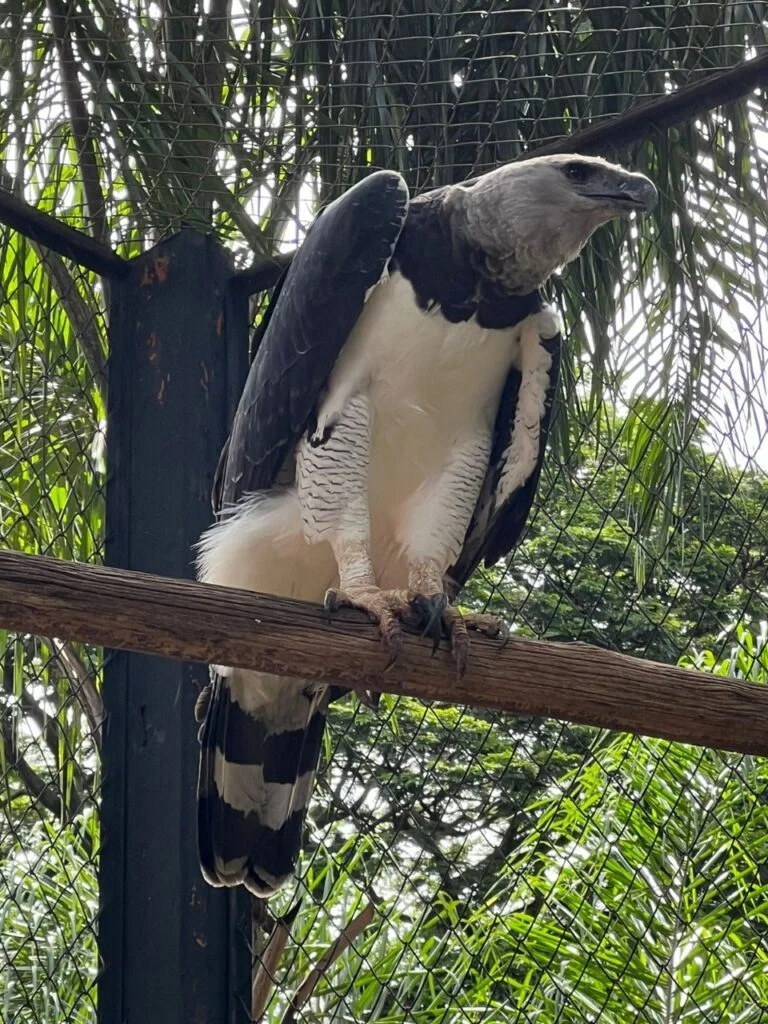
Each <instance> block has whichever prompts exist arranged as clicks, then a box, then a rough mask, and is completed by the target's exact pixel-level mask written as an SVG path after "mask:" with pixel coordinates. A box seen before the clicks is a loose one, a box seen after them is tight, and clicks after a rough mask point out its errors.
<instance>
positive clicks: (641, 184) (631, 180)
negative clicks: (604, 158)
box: [588, 174, 659, 213]
mask: <svg viewBox="0 0 768 1024" xmlns="http://www.w3.org/2000/svg"><path fill="white" fill-rule="evenodd" d="M606 184H607V183H606ZM611 186H613V182H611V183H610V185H609V186H608V188H605V189H604V190H601V191H599V192H589V193H588V195H589V198H590V199H601V200H603V201H604V202H605V204H606V205H610V206H612V207H614V209H615V210H616V213H631V212H632V211H633V210H638V211H642V212H643V213H647V212H648V211H649V210H652V209H653V208H654V206H655V205H656V202H657V200H658V198H659V193H658V192H657V190H656V186H655V185H654V184H653V182H652V181H650V180H649V179H648V178H646V176H645V175H644V174H624V175H622V176H621V179H620V180H618V181H617V182H616V183H615V186H614V187H611Z"/></svg>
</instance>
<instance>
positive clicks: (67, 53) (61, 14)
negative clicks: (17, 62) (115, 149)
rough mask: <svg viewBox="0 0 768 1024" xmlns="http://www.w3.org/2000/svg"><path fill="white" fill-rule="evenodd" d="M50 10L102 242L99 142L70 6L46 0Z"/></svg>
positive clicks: (79, 153)
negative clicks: (79, 63) (81, 71)
mask: <svg viewBox="0 0 768 1024" xmlns="http://www.w3.org/2000/svg"><path fill="white" fill-rule="evenodd" d="M47 6H48V13H49V15H50V18H51V25H52V26H53V35H54V38H55V40H56V48H57V50H58V51H59V65H60V67H61V85H62V89H63V92H64V97H65V99H66V101H67V106H68V107H69V117H70V121H71V123H72V135H73V136H74V139H75V147H76V149H77V159H78V162H79V164H80V173H81V174H82V178H83V191H84V192H85V202H86V204H87V207H88V216H89V218H90V221H91V224H92V226H93V234H94V236H95V237H96V238H97V239H98V240H99V241H100V242H103V243H106V241H107V236H108V232H107V218H106V212H105V208H104V194H103V192H102V191H101V184H100V183H99V163H98V160H97V158H96V144H95V143H94V141H93V134H92V132H91V119H90V117H89V116H88V108H87V107H86V105H85V100H84V99H83V93H82V90H81V88H80V82H79V80H78V77H77V61H76V60H75V52H74V50H73V48H72V40H71V39H70V37H69V24H68V22H69V15H70V10H68V9H67V7H66V6H65V5H64V3H62V0H47Z"/></svg>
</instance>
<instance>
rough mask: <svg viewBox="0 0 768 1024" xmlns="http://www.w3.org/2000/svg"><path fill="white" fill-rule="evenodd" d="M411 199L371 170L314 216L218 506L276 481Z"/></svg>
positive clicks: (244, 409)
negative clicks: (320, 213) (319, 213)
mask: <svg viewBox="0 0 768 1024" xmlns="http://www.w3.org/2000/svg"><path fill="white" fill-rule="evenodd" d="M408 201H409V195H408V186H407V185H406V183H405V181H404V179H403V178H402V177H401V175H399V174H397V173H396V172H394V171H376V172H374V173H373V174H370V175H369V176H368V177H367V178H364V179H363V180H362V181H360V182H358V184H357V185H354V186H353V187H352V188H351V189H349V190H348V191H347V192H345V193H344V194H343V195H342V196H340V198H338V199H336V200H335V201H334V202H333V203H331V204H330V205H329V206H327V207H326V208H325V209H324V210H323V212H322V215H321V216H318V217H317V218H316V219H315V221H314V222H313V224H312V226H311V228H310V229H309V231H308V232H307V235H306V238H305V239H304V242H303V243H302V245H301V247H300V248H299V250H298V252H297V254H296V256H295V258H294V260H293V261H292V263H291V265H290V267H289V268H288V270H287V271H286V273H285V274H284V276H283V278H282V280H281V283H280V285H279V287H278V288H277V289H276V294H275V295H274V296H273V299H272V302H271V303H270V306H269V308H268V310H267V313H266V317H267V323H266V327H265V329H264V331H263V335H262V338H261V341H260V343H259V345H258V348H257V349H256V352H255V354H254V357H253V361H252V363H251V368H250V371H249V373H248V379H247V381H246V384H245V388H244V389H243V394H242V396H241V399H240V403H239V405H238V408H237V412H236V413H235V418H234V421H233V424H232V430H231V433H230V436H229V440H228V441H227V444H226V447H225V450H224V452H222V460H221V464H220V472H219V473H218V474H217V476H218V480H217V486H216V488H215V494H216V497H215V503H216V505H217V511H220V510H221V509H222V508H225V507H227V506H230V505H232V504H234V503H235V502H237V501H238V500H239V498H241V497H242V495H243V494H246V493H248V492H250V491H257V490H263V489H264V488H267V487H271V486H273V485H274V483H275V481H276V478H277V475H278V472H279V470H280V467H281V466H282V464H283V462H284V461H285V458H286V456H287V455H289V454H290V452H291V451H292V450H293V446H294V445H295V443H296V441H297V440H298V438H299V437H300V436H301V435H302V434H303V433H304V431H305V430H306V429H307V428H308V427H309V426H310V425H311V423H312V417H313V415H314V414H315V412H316V409H317V404H318V399H319V398H320V395H321V393H322V390H323V388H324V387H325V385H326V383H327V381H328V377H329V376H330V373H331V370H332V369H333V366H334V364H335V363H336V360H337V359H338V356H339V353H340V352H341V350H342V348H343V347H344V343H345V342H346V340H347V338H348V337H349V334H350V332H351V330H352V328H353V327H354V326H355V323H356V322H357V320H358V318H359V316H360V313H361V312H362V310H363V306H364V305H365V301H366V299H367V297H368V294H369V293H370V290H371V289H372V288H374V287H375V286H376V285H377V284H378V283H379V281H381V279H382V277H383V276H384V274H385V273H386V271H387V267H388V264H389V261H390V259H391V257H392V254H393V252H394V249H395V246H396V244H397V240H398V238H399V236H400V232H401V230H402V228H403V225H404V223H405V219H406V216H407V213H408Z"/></svg>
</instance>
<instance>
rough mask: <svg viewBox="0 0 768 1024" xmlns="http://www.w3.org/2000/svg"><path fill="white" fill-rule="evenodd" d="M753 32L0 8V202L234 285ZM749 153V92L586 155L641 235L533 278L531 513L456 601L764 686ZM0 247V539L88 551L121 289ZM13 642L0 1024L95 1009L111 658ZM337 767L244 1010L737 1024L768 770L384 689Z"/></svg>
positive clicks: (602, 235)
mask: <svg viewBox="0 0 768 1024" xmlns="http://www.w3.org/2000/svg"><path fill="white" fill-rule="evenodd" d="M766 24H768V4H765V3H720V2H718V3H712V2H695V0H688V2H682V0H676V2H670V3H661V2H632V0H630V2H624V3H618V2H616V3H609V2H605V0H593V2H586V0H581V2H579V0H571V2H557V0H542V2H541V3H538V2H533V0H529V2H528V3H522V2H519V0H506V2H495V0H490V2H489V3H488V4H487V5H486V6H485V7H483V8H482V9H481V8H478V7H476V5H474V4H472V3H459V4H457V3H447V2H445V0H444V2H443V3H442V4H438V3H437V2H432V3H431V2H428V0H427V2H424V3H422V4H415V3H406V2H397V0H395V2H393V3H392V4H389V5H388V4H383V3H372V2H371V0H364V2H363V0H360V2H355V0H349V2H348V3H342V2H316V3H309V2H304V0H288V2H283V0H270V2H260V0H254V2H253V3H250V4H244V3H242V4H241V3H227V2H220V0H210V2H209V3H207V4H205V5H203V4H202V3H195V2H193V0H190V2H184V3H181V2H177V0H167V2H165V3H162V4H155V3H146V2H144V0H135V2H133V3H125V2H116V3H114V2H107V0H97V2H94V3H87V4H86V3H77V2H75V3H64V2H62V0H48V2H47V3H29V2H21V0H16V2H14V0H11V2H10V3H9V4H8V5H7V6H6V10H5V13H4V14H3V15H2V25H3V30H2V37H1V38H0V47H1V51H0V52H2V67H1V68H0V71H1V73H2V78H1V79H0V160H2V164H1V165H0V175H2V179H1V180H0V186H2V188H3V189H5V190H6V191H10V192H13V193H15V194H16V195H17V196H19V197H23V198H24V199H26V200H27V201H28V202H30V203H33V204H34V205H36V206H38V207H39V208H41V209H43V210H45V211H47V212H50V213H53V214H55V215H56V216H57V217H58V218H60V219H61V220H63V221H66V222H67V223H69V224H71V225H73V226H75V227H78V228H80V229H81V230H84V231H86V232H88V233H89V234H92V235H93V236H95V237H96V238H98V239H100V240H101V241H103V242H105V243H107V244H108V245H110V246H112V247H114V248H116V249H117V250H118V251H119V252H120V253H121V254H122V255H124V256H132V255H136V254H137V253H138V252H140V251H141V250H142V249H143V248H145V247H146V246H147V245H149V244H151V243H152V242H154V241H156V240H157V239H158V238H160V237H163V236H164V235H166V234H167V233H168V232H170V231H173V230H175V229H177V228H179V227H180V226H182V225H192V226H196V227H199V228H202V229H206V230H207V229H210V228H211V227H212V228H213V230H214V231H215V232H216V233H217V234H218V236H219V237H221V238H222V239H223V240H224V241H225V242H226V243H227V244H228V246H229V247H230V248H231V250H232V252H233V254H234V257H235V260H236V261H237V263H238V264H239V265H241V266H244V265H247V264H248V263H250V262H251V260H252V259H254V257H258V256H259V255H263V254H268V253H271V252H274V251H277V250H290V249H292V248H293V247H294V246H295V245H296V244H297V242H299V241H300V240H301V236H302V231H303V230H304V228H305V227H306V225H307V223H308V221H309V219H310V218H311V216H312V213H313V211H314V210H315V209H316V207H317V205H318V203H320V202H322V201H324V200H326V199H328V198H329V197H331V196H333V195H335V194H337V193H338V191H339V189H340V188H343V187H345V186H346V185H348V184H350V183H351V182H353V181H354V180H356V179H358V178H359V177H361V176H362V175H364V174H365V173H368V172H369V171H370V169H371V168H374V167H382V166H386V167H395V168H397V169H398V170H400V171H401V172H402V173H403V174H404V175H405V176H406V178H407V180H408V182H409V184H410V185H411V186H412V188H413V189H416V190H418V189H422V188H425V187H429V186H432V185H435V184H443V183H446V182H452V181H458V180H462V179H464V178H466V177H468V176H471V175H472V174H474V173H477V172H482V171H484V170H487V169H489V168H491V167H492V166H495V165H496V164H498V163H499V162H502V161H506V160H512V159H515V158H517V157H519V156H520V155H521V154H523V153H524V152H526V151H531V152H534V151H535V150H536V148H537V147H539V146H541V145H544V144H546V143H548V142H552V141H553V140H562V139H564V138H566V137H568V136H571V135H573V134H574V133H576V132H578V131H579V130H580V129H582V128H584V127H585V126H587V125H591V124H595V123H600V122H601V121H602V120H607V119H609V118H611V117H612V116H615V115H617V114H621V113H622V112H625V111H627V110H630V109H632V108H633V107H635V106H636V105H637V104H639V103H641V102H645V101H648V100H651V99H656V98H662V97H664V96H666V95H668V94H669V93H672V92H674V91H675V90H677V89H679V88H681V87H683V86H686V85H689V84H691V83H693V82H697V81H703V80H705V79H706V78H707V77H708V76H711V75H713V74H715V73H717V72H719V71H722V70H727V69H729V68H732V67H734V66H736V65H737V64H739V63H740V62H742V61H743V60H745V59H754V58H756V57H757V56H759V55H760V54H761V53H763V51H764V48H765V42H766ZM766 129H767V125H766V116H765V111H764V97H763V94H762V93H761V92H760V91H750V90H748V89H745V91H744V93H743V95H742V96H741V97H740V98H738V99H736V100H733V101H732V102H729V103H728V104H726V105H724V106H716V105H712V104H710V109H707V110H701V109H697V110H692V111H691V112H690V115H689V117H688V118H687V119H685V120H680V121H679V122H678V123H677V124H676V125H675V126H673V127H671V128H669V129H668V130H665V131H663V132H662V131H656V130H654V129H653V128H652V125H651V123H650V122H649V125H648V133H647V135H646V136H645V137H644V138H642V139H641V140H640V141H638V142H637V143H634V144H633V145H632V146H631V147H625V148H623V149H614V150H611V149H607V150H605V151H604V152H605V155H607V156H609V157H612V158H614V159H617V160H621V161H622V162H624V163H626V164H628V165H631V166H632V167H634V168H637V169H639V170H643V171H644V172H645V173H646V174H648V175H649V176H650V177H651V178H652V179H653V180H654V182H655V183H656V184H657V186H658V188H659V192H660V201H659V204H658V208H657V209H656V211H654V213H653V215H652V216H650V217H646V218H644V219H643V220H642V221H638V222H637V223H625V222H622V223H617V224H612V225H609V226H607V227H605V228H603V229H601V230H600V232H599V233H598V234H597V235H595V236H594V238H593V240H592V242H591V243H590V245H589V246H588V248H587V250H586V251H585V253H584V254H583V255H582V257H581V258H580V259H579V261H578V262H577V263H576V264H574V265H572V266H571V267H570V268H569V269H568V271H567V272H566V273H565V274H564V275H563V276H562V278H558V279H557V280H556V281H555V282H553V283H552V285H551V287H550V295H551V297H552V299H553V301H555V302H556V303H557V304H558V305H559V307H560V309H561V311H562V313H563V317H564V321H565V325H566V336H567V344H566V355H565V360H564V372H563V382H562V387H561V395H560V401H559V404H558V411H557V415H556V421H555V429H554V431H553V435H554V436H553V440H552V444H551V447H550V451H549V455H548V460H547V464H546V467H545V470H544V473H543V476H542V481H541V484H540V488H539V494H538V501H537V504H536V507H535V509H534V512H533V514H532V517H531V520H530V522H529V526H528V529H527V532H526V535H525V539H524V541H523V543H522V544H521V545H520V547H519V549H518V550H517V551H516V552H515V554H514V555H513V557H512V558H510V559H509V560H508V561H507V562H505V563H504V564H500V565H498V566H497V567H495V568H494V569H492V570H488V571H485V572H479V573H478V574H477V575H476V577H475V578H474V579H473V580H472V582H471V583H470V585H469V586H468V588H467V591H466V594H465V596H464V600H465V603H466V604H467V605H470V606H482V607H490V608H492V609H493V610H494V611H498V612H500V613H501V614H502V615H503V616H504V617H505V618H506V619H507V621H508V622H509V623H510V625H511V626H512V627H513V629H515V630H518V631H519V632H520V633H522V634H524V635H530V636H537V637H546V638H551V639H565V640H587V641H589V642H591V643H595V644H598V645H601V646H604V647H610V648H613V649H616V650H620V651H624V652H627V653H630V654H634V655H637V656H640V657H646V658H652V659H656V660H660V661H665V662H672V663H674V662H677V661H680V660H681V659H682V661H683V663H684V664H688V665H690V664H694V665H696V666H698V667H700V668H704V669H707V670H711V671H715V672H720V673H722V674H737V675H743V676H745V677H748V678H750V679H752V680H754V681H759V682H764V681H765V678H766V672H768V653H766V635H767V632H766V630H767V629H768V627H766V625H765V621H764V620H765V619H766V618H768V615H767V614H766V610H767V609H766V606H767V605H768V587H767V586H766V581H767V580H768V573H767V572H766V568H767V566H768V511H766V503H767V502H768V478H767V477H766V467H768V443H767V442H766V433H767V432H768V425H767V423H766V414H765V401H764V395H765V386H766V382H765V379H764V374H763V367H764V365H765V362H766V338H765V331H766V317H765V294H764V289H765V281H766V280H768V243H767V242H766V224H767V223H768V205H767V201H766V198H765V197H766V194H768V189H767V188H766V185H767V184H768V181H767V178H768V174H766V159H765V158H766V146H767V143H766V140H767V139H768V135H767V134H766ZM0 238H2V254H1V255H2V295H0V346H1V349H0V350H1V352H2V363H1V364H0V381H1V387H2V405H1V407H0V432H1V437H2V440H1V442H0V499H1V500H0V509H1V512H2V543H3V545H4V546H7V547H11V548H15V549H18V550H21V551H25V552H31V553H45V554H52V555H55V556H57V557H63V558H74V559H80V560H85V561H90V560H98V559H99V557H100V555H101V551H102V542H103V537H104V532H105V522H104V513H103V503H102V486H103V483H104V479H103V465H104V449H105V443H106V439H105V437H104V426H103V424H104V396H103V390H104V361H105V354H106V330H105V313H104V311H105V309H106V307H107V295H106V291H107V290H108V285H107V284H105V283H104V282H102V281H100V280H99V279H97V278H95V277H94V276H93V275H91V274H89V273H86V272H84V271H82V270H80V269H78V268H77V267H76V266H74V265H72V264H71V263H69V262H67V261H66V260H63V259H61V258H60V257H58V256H56V255H55V254H52V253H50V252H47V251H43V250H41V249H40V248H39V247H38V246H36V245H35V244H34V243H33V242H31V241H29V240H28V239H26V238H24V237H23V236H22V235H19V234H16V233H13V232H10V231H7V230H5V229H3V232H2V234H0ZM0 641H2V646H1V647H0V650H2V652H3V654H2V657H3V662H2V664H3V684H2V688H1V689H0V724H1V725H2V730H1V733H0V739H1V741H2V742H1V745H0V1016H1V1017H2V1019H3V1020H7V1021H9V1022H14V1024H16V1022H22V1021H42V1020H51V1021H78V1022H80V1021H90V1020H93V1019H94V1018H95V1013H96V997H95V988H94V979H95V976H96V971H97V959H96V947H95V938H94V933H95V927H96V919H97V907H98V897H99V894H98V887H97V884H96V876H95V864H96V860H97V857H98V842H99V828H98V804H99V754H98V752H99V738H100V728H101V706H100V696H99V691H100V660H99V655H98V652H93V651H90V650H88V649H85V648H83V647H82V646H81V645H78V644H69V643H66V642H63V641H60V640H58V639H57V638H55V637H50V638H45V639H38V638H34V637H30V636H18V635H7V634H5V633H3V634H1V635H0ZM669 699H670V702H674V699H675V695H674V693H670V696H669ZM325 755H326V756H325V765H326V767H325V769H324V770H323V771H322V773H321V775H320V778H319V781H318V784H317V788H316V793H315V797H314V801H313V804H312V808H311V811H310V815H309V821H308V836H307V841H306V844H305V850H306V852H305V855H304V858H303V861H302V866H301V881H300V883H298V889H299V892H300V893H301V894H303V902H302V906H301V909H300V912H299V915H298V918H297V919H296V921H295V923H294V925H293V929H292V935H291V939H290V941H289V943H288V945H287V947H286V951H285V954H284V956H283V958H282V961H281V963H280V965H279V968H278V971H277V979H276V984H275V985H274V987H273V989H272V991H271V994H270V1002H269V1005H268V1007H267V1009H266V1011H265V1012H266V1018H265V1019H268V1020H270V1021H283V1020H285V1021H288V1020H291V1019H303V1020H306V1021H319V1020H323V1021H326V1020H328V1021H330V1020H336V1021H363V1020H365V1021H379V1022H388V1024H394V1022H397V1021H403V1022H405V1021H409V1022H410V1021H418V1022H419V1024H426V1022H430V1024H431V1022H433V1021H434V1022H446V1024H447V1022H463V1021H467V1022H471V1021H477V1022H480V1021H482V1022H484V1024H485V1022H494V1021H498V1022H502V1021H503V1022H508V1021H510V1020H514V1021H517V1020H519V1021H530V1022H533V1021H537V1022H539V1024H542V1022H555V1021H557V1022H579V1024H581V1022H586V1021H596V1020H601V1021H610V1022H616V1024H626V1022H630V1021H642V1022H654V1024H655V1022H659V1024H662V1022H663V1024H669V1022H672V1021H675V1022H684V1021H691V1022H697V1024H698V1022H702V1021H712V1022H715V1021H727V1022H732V1024H736V1022H754V1024H758V1022H759V1021H760V1020H762V1019H763V1014H764V1007H765V1006H768V871H767V869H766V864H767V863H768V788H767V787H768V766H766V763H765V762H764V761H761V760H759V759H755V758H750V757H741V756H736V755H730V754H725V753H721V752H716V751H708V750H702V749H700V748H696V747H686V746H684V745H680V744H669V743H664V742H661V741H651V740H643V739H637V738H632V737H629V736H626V735H616V734H609V733H606V732H604V731H598V730H595V729H588V728H576V727H570V726H566V725H563V724H559V723H556V722H552V721H547V720H539V719H530V718H521V717H519V716H511V715H500V714H492V713H488V712H484V711H479V710H476V709H474V710H473V709H471V708H463V709H462V708H456V707H449V706H442V705H432V706H424V705H423V704H421V703H419V702H417V701H413V700H408V699H399V700H396V699H394V698H386V697H385V698H383V700H382V703H381V707H380V709H379V711H378V713H376V714H374V713H373V712H371V711H370V710H367V709H364V708H360V707H358V706H356V705H355V704H354V703H353V702H352V701H351V699H350V700H349V701H348V702H346V703H344V702H342V703H339V704H338V705H336V706H335V711H334V713H333V714H332V716H331V722H330V731H329V736H328V740H327V747H326V751H325ZM295 898H296V892H295V891H294V890H289V891H288V892H286V893H285V894H283V895H282V896H281V897H279V898H278V899H277V900H275V901H274V906H273V907H272V910H273V912H274V913H276V914H277V913H279V912H281V911H284V910H286V909H287V908H288V907H289V906H290V905H292V903H293V902H294V900H295ZM360 914H364V915H365V916H364V917H363V919H362V920H360ZM353 921H357V924H355V925H354V928H353V931H354V932H356V933H358V932H359V934H356V938H355V941H354V942H353V944H352V945H351V946H350V948H348V949H347V950H346V951H344V952H343V953H342V954H341V955H340V956H339V957H338V958H337V959H335V960H334V962H333V963H332V964H331V965H330V966H328V967H326V968H325V969H323V970H321V971H319V972H318V974H317V976H316V978H315V979H314V980H315V982H316V984H314V987H313V986H312V985H310V984H307V985H305V986H304V988H303V989H300V986H301V983H302V982H303V981H305V980H306V979H307V977H308V975H309V972H310V970H311V968H312V967H313V966H314V965H315V964H316V963H317V962H318V960H320V958H321V957H322V955H323V954H324V953H325V952H326V951H327V950H328V948H329V947H330V945H331V943H332V942H333V940H334V939H335V938H336V936H337V935H338V934H339V932H340V930H341V929H343V928H344V927H346V926H347V925H349V924H350V922H353ZM363 923H365V924H366V926H365V927H362V924H363ZM310 989H311V991H310ZM297 992H298V993H300V994H298V995H296V993H297ZM292 998H293V1003H294V1008H293V1010H290V1009H289V1008H288V1004H289V1001H290V1000H291V999H292ZM291 1014H293V1015H294V1016H291Z"/></svg>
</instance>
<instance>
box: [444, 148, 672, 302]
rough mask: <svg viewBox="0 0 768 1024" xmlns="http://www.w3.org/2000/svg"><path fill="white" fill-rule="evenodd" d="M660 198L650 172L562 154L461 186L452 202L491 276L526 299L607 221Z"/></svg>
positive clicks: (459, 222) (510, 166)
mask: <svg viewBox="0 0 768 1024" xmlns="http://www.w3.org/2000/svg"><path fill="white" fill-rule="evenodd" d="M657 197H658V193H657V191H656V187H655V186H654V184H653V182H651V181H650V180H649V179H648V178H646V177H645V175H644V174H638V173H636V172H632V171H628V170H625V168H623V167H619V166H618V165H617V164H612V163H609V162H608V161H607V160H603V159H602V158H601V157H594V156H575V155H572V154H565V153H561V154H557V155H551V156H539V157H531V158H530V159H529V160H520V161H518V162H517V163H512V164H505V165H504V166H503V167H498V168H496V170H493V171H489V172H488V173H487V174H484V175H482V177H480V178H477V179H475V181H473V182H470V183H467V184H466V185H457V186H455V188H454V189H453V190H452V192H451V194H450V196H449V197H448V200H447V201H448V202H449V204H450V206H451V207H452V209H451V213H452V216H453V217H454V224H455V225H456V228H457V230H458V231H459V232H460V233H461V235H462V236H463V237H464V239H465V240H466V241H467V242H468V243H469V244H470V245H471V246H472V247H473V248H475V249H477V250H480V251H481V252H482V253H484V254H485V260H486V266H487V269H488V273H489V275H490V276H491V277H493V278H494V279H496V280H497V281H498V283H499V284H500V285H501V286H502V287H503V288H504V289H505V290H506V291H509V292H512V293H514V294H521V295H524V294H528V293H529V292H532V291H535V290H536V289H537V288H538V287H540V286H541V285H542V284H544V282H545V281H546V280H547V278H549V277H550V275H551V274H552V273H554V272H555V271H556V270H558V269H559V268H561V267H563V266H565V264H566V263H570V261H571V260H573V259H575V258H576V256H578V254H579V253H580V252H581V250H582V249H583V247H584V245H585V244H586V242H587V241H588V239H589V237H590V236H591V234H592V233H593V231H595V229H596V228H598V227H600V225H601V224H605V223H606V221H609V220H611V218H613V217H628V216H629V215H630V214H631V213H633V212H646V211H648V210H651V209H652V208H653V207H654V205H655V203H656V199H657Z"/></svg>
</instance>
